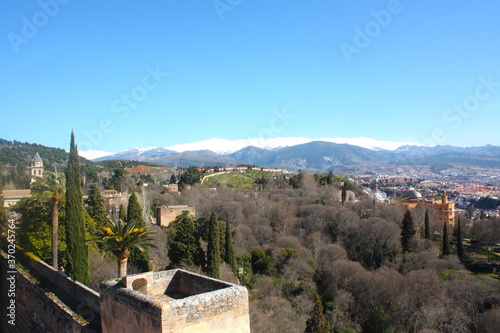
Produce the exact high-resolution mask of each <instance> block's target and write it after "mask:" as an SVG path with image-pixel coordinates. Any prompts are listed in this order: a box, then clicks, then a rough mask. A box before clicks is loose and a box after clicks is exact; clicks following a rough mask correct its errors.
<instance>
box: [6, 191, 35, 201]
mask: <svg viewBox="0 0 500 333" xmlns="http://www.w3.org/2000/svg"><path fill="white" fill-rule="evenodd" d="M30 195H31V190H3V191H2V196H3V197H4V199H8V198H11V197H29V196H30Z"/></svg>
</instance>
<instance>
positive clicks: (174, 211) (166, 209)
mask: <svg viewBox="0 0 500 333" xmlns="http://www.w3.org/2000/svg"><path fill="white" fill-rule="evenodd" d="M184 211H188V212H189V216H191V217H195V216H196V209H195V208H194V207H190V206H188V205H174V206H161V207H157V208H156V224H158V225H160V226H163V227H168V225H169V224H170V223H171V222H173V221H175V219H176V218H177V216H179V215H181V214H182V212H184Z"/></svg>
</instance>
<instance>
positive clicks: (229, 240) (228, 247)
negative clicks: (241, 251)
mask: <svg viewBox="0 0 500 333" xmlns="http://www.w3.org/2000/svg"><path fill="white" fill-rule="evenodd" d="M225 238H226V242H225V243H224V248H225V251H224V261H225V262H226V263H227V264H228V265H229V267H231V270H232V271H233V274H234V275H236V273H237V271H236V269H237V266H236V256H235V254H234V242H233V233H232V231H231V225H230V224H229V221H227V222H226V237H225Z"/></svg>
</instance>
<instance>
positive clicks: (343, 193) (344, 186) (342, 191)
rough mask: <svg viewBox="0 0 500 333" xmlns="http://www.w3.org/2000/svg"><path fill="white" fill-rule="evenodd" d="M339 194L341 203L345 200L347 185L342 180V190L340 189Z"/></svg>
mask: <svg viewBox="0 0 500 333" xmlns="http://www.w3.org/2000/svg"><path fill="white" fill-rule="evenodd" d="M340 196H341V200H342V203H345V202H346V200H347V186H346V184H345V182H344V185H342V190H341V193H340Z"/></svg>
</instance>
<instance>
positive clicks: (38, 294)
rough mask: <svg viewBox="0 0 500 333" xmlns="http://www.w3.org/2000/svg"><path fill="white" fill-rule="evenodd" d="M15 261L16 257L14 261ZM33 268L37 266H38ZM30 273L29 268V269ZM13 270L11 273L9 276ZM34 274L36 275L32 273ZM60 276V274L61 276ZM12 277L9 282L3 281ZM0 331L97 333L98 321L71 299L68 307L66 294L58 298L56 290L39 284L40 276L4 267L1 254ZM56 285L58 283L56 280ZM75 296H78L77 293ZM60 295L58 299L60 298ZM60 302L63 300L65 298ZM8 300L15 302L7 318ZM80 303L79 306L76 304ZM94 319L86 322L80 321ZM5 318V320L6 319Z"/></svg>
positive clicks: (3, 254)
mask: <svg viewBox="0 0 500 333" xmlns="http://www.w3.org/2000/svg"><path fill="white" fill-rule="evenodd" d="M16 259H17V258H16ZM34 267H39V265H38V263H35V264H34ZM29 269H30V270H31V269H32V268H29ZM12 271H14V272H15V273H11V272H12ZM33 274H35V275H36V274H37V272H36V271H35V272H33ZM61 274H62V273H61ZM9 277H12V279H11V280H10V281H9V280H7V278H9ZM0 278H1V281H0V285H1V288H0V289H1V296H0V300H1V301H0V303H1V304H0V306H1V309H0V313H1V314H0V315H1V319H0V331H2V332H8V333H17V332H19V333H25V332H40V333H44V332H75V333H76V332H89V333H90V332H99V331H100V323H99V320H100V318H99V317H98V316H96V314H94V313H93V312H92V311H90V310H89V309H88V307H87V306H86V305H81V303H78V300H77V299H74V302H73V304H71V306H72V307H70V306H68V305H67V303H68V301H67V299H70V297H69V296H68V295H62V292H61V291H60V290H58V291H56V290H55V289H54V288H52V286H51V285H50V284H45V283H43V280H44V277H43V276H42V275H39V276H38V277H34V276H33V275H32V273H30V272H29V271H28V270H25V269H22V268H20V266H19V264H17V265H16V268H15V269H11V268H9V267H8V265H7V255H6V254H5V253H4V252H3V251H1V255H0ZM11 281H13V282H14V288H15V290H14V291H13V292H14V294H15V296H14V297H12V298H11V297H9V296H8V294H7V293H8V292H9V290H12V288H11V287H12V284H11ZM58 281H59V282H61V281H62V280H61V279H59V280H58ZM75 290H76V289H75ZM77 295H78V296H82V293H81V292H78V291H77ZM60 296H61V297H60ZM65 298H66V300H64V301H63V299H65ZM11 299H14V300H15V303H14V304H15V309H14V310H13V311H12V313H13V314H15V317H7V314H9V313H10V312H11V310H9V309H7V306H9V304H10V302H11ZM79 304H80V305H79ZM84 316H86V317H87V319H89V318H90V319H91V317H92V316H93V317H94V319H96V320H95V321H93V322H89V321H87V320H85V319H84ZM6 318H7V319H6ZM11 318H15V321H14V323H15V325H11V324H9V323H8V320H10V319H11Z"/></svg>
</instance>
